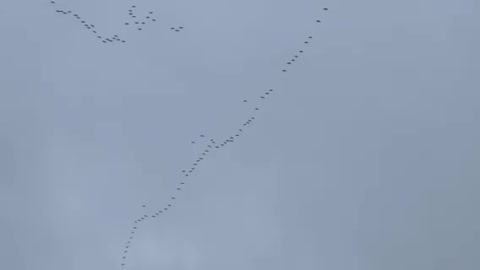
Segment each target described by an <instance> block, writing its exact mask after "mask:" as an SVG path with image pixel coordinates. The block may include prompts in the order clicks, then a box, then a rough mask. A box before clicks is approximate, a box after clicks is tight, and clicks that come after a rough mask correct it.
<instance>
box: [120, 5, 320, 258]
mask: <svg viewBox="0 0 480 270" xmlns="http://www.w3.org/2000/svg"><path fill="white" fill-rule="evenodd" d="M323 10H324V11H327V10H328V8H323ZM316 22H317V23H320V22H321V21H320V20H316ZM312 39H313V37H312V36H308V37H307V38H306V39H305V41H304V42H303V46H306V44H309V43H310V42H311V40H312ZM303 53H304V50H303V49H302V50H298V52H297V53H296V54H294V55H293V57H292V58H291V59H290V60H288V62H286V63H285V65H287V66H291V65H292V64H293V63H294V62H297V61H298V60H299V59H300V55H301V54H303ZM286 71H287V67H285V68H284V69H282V72H286ZM274 92H275V91H274V89H268V90H266V91H264V92H263V93H261V94H260V95H259V96H257V101H259V102H260V104H261V102H262V101H265V100H266V99H268V98H270V97H271V96H272V94H273V93H274ZM243 102H244V103H248V102H249V100H247V99H244V100H243ZM259 110H260V108H259V107H256V106H254V107H252V108H251V112H250V115H249V116H248V117H247V118H246V119H245V121H244V122H243V123H240V124H239V126H238V127H237V129H236V130H235V131H234V132H232V133H231V134H230V136H227V137H225V138H224V139H222V140H215V139H213V138H207V137H206V136H205V135H204V134H201V135H199V136H198V137H197V139H195V140H193V141H191V143H192V144H199V143H202V144H203V145H204V148H203V150H201V152H200V153H199V155H198V156H197V157H196V158H195V159H194V161H192V163H191V164H190V165H189V166H187V167H188V168H185V169H182V170H180V173H181V174H182V175H183V176H182V177H181V178H180V180H179V181H178V183H177V185H176V187H175V191H174V192H175V193H174V194H172V196H170V199H169V201H168V203H167V204H166V205H164V206H162V207H158V208H156V209H155V210H154V211H153V212H150V214H143V215H140V216H138V217H137V218H136V219H135V220H134V221H133V225H132V228H131V232H130V236H129V238H128V241H127V242H126V245H125V248H124V250H123V256H122V259H123V262H122V263H121V265H122V266H124V265H125V260H126V259H127V253H128V250H129V248H130V247H131V244H132V241H133V239H134V234H135V232H136V231H138V228H139V225H140V224H141V223H142V222H144V221H146V220H147V219H149V218H156V217H158V216H160V215H162V214H166V213H167V212H168V210H169V209H170V208H171V207H173V203H174V201H175V200H176V199H177V197H176V196H177V195H176V194H178V193H179V192H181V190H182V188H183V186H184V185H185V183H186V182H187V179H189V178H191V175H192V173H193V172H194V171H195V170H196V169H197V168H198V167H199V166H200V164H201V163H202V162H203V161H205V160H206V158H207V157H208V156H209V155H211V154H212V153H213V152H215V151H217V150H220V149H221V148H224V147H226V146H227V145H228V144H231V143H234V142H235V141H236V140H237V139H238V138H239V137H241V136H242V134H243V133H244V132H245V131H246V130H248V128H249V126H250V125H251V124H252V123H253V121H255V120H256V118H255V113H256V112H258V111H259ZM146 207H147V206H146V205H142V208H146Z"/></svg>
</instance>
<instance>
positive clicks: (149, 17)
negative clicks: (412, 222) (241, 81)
mask: <svg viewBox="0 0 480 270" xmlns="http://www.w3.org/2000/svg"><path fill="white" fill-rule="evenodd" d="M50 3H51V4H53V5H55V4H56V2H55V1H50ZM136 7H137V6H135V5H133V6H131V8H130V9H129V10H128V15H129V16H130V20H129V21H127V22H125V23H124V25H125V26H129V27H130V26H135V27H136V29H137V30H138V31H142V30H143V27H144V26H145V25H146V24H148V23H152V22H156V21H157V19H156V18H154V17H153V14H154V12H153V11H149V12H148V13H147V14H146V15H145V16H143V17H142V16H139V15H137V14H136V13H135V12H134V11H135V9H136ZM56 12H57V13H59V14H63V15H71V16H73V18H74V19H76V20H77V21H78V22H79V23H80V24H82V25H83V27H85V28H86V29H87V30H89V31H90V32H91V33H92V34H93V35H95V36H96V37H97V39H98V40H100V41H101V42H103V43H110V42H121V43H125V42H126V40H125V39H122V38H120V37H119V35H118V34H115V35H112V36H110V37H108V36H105V35H100V34H99V32H98V30H97V29H96V27H95V25H94V24H91V23H88V22H87V21H86V20H85V19H82V18H81V17H80V15H78V14H76V13H73V11H71V10H62V9H57V10H56ZM183 29H184V27H183V26H177V27H173V26H172V27H170V30H172V31H175V32H180V31H182V30H183Z"/></svg>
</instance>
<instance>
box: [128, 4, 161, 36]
mask: <svg viewBox="0 0 480 270" xmlns="http://www.w3.org/2000/svg"><path fill="white" fill-rule="evenodd" d="M135 8H136V6H132V9H130V10H128V15H129V16H130V18H132V20H130V21H129V22H126V23H125V25H127V26H129V25H132V26H136V27H137V30H139V31H141V30H142V27H141V26H142V25H145V24H147V22H148V21H151V22H156V21H157V19H155V18H153V11H149V12H148V14H147V15H146V16H145V17H144V18H143V21H142V20H138V19H137V14H135V13H133V11H134V10H135Z"/></svg>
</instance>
